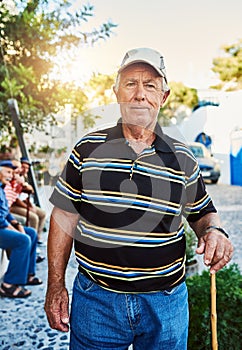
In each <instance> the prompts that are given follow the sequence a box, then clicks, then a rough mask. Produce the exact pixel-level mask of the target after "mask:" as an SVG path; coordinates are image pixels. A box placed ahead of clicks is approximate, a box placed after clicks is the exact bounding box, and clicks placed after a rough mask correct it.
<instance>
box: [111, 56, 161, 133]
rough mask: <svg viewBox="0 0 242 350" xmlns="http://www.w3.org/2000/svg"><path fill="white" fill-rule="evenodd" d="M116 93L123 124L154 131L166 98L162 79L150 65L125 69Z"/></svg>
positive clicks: (133, 65)
mask: <svg viewBox="0 0 242 350" xmlns="http://www.w3.org/2000/svg"><path fill="white" fill-rule="evenodd" d="M114 93H115V95H116V97H117V101H118V103H119V104H120V110H121V114H122V120H123V123H128V124H133V125H138V126H141V127H144V128H148V129H149V128H150V129H152V130H153V128H154V125H155V123H156V120H157V116H158V113H159V110H160V107H161V106H162V104H163V103H164V102H165V100H166V97H165V93H164V92H163V91H162V78H161V77H160V76H159V75H158V73H157V72H156V71H155V70H154V69H153V68H152V67H151V66H150V65H148V64H144V63H135V64H132V65H131V66H129V67H127V68H126V69H124V70H123V71H122V72H121V74H120V82H119V86H118V88H117V90H116V89H115V88H114Z"/></svg>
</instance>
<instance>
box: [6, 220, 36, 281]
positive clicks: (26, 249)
mask: <svg viewBox="0 0 242 350" xmlns="http://www.w3.org/2000/svg"><path fill="white" fill-rule="evenodd" d="M24 230H25V234H24V233H21V232H18V231H13V230H8V229H5V228H0V248H2V249H9V250H10V252H11V253H10V258H9V264H8V268H7V271H6V273H5V275H4V278H3V281H4V282H6V283H9V284H26V283H27V279H28V275H29V274H35V267H36V246H37V241H38V236H37V232H36V231H35V229H33V228H32V227H24Z"/></svg>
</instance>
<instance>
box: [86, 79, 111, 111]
mask: <svg viewBox="0 0 242 350" xmlns="http://www.w3.org/2000/svg"><path fill="white" fill-rule="evenodd" d="M114 81H115V74H113V75H105V74H100V73H98V74H96V73H94V74H93V75H92V77H91V79H90V80H89V81H88V84H86V88H87V89H88V90H89V91H90V93H91V94H92V96H91V99H90V101H91V102H95V104H96V106H101V105H107V104H109V103H112V102H116V99H115V98H113V97H112V94H111V93H110V90H111V89H112V86H113V85H114Z"/></svg>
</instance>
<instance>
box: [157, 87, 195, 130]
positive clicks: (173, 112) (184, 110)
mask: <svg viewBox="0 0 242 350" xmlns="http://www.w3.org/2000/svg"><path fill="white" fill-rule="evenodd" d="M169 87H170V90H171V92H170V95H169V97H168V99H167V101H166V102H165V104H164V106H163V107H162V108H161V110H160V113H159V116H158V119H159V121H160V123H161V125H163V126H167V125H169V124H170V120H171V118H176V120H177V122H180V121H181V120H183V119H184V118H185V117H186V116H187V114H188V113H189V112H190V110H191V109H192V108H193V107H194V106H196V105H197V103H198V95H197V90H196V89H192V88H189V87H187V86H185V85H184V84H183V83H181V82H170V83H169Z"/></svg>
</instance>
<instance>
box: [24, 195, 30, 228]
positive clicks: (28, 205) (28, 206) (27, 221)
mask: <svg viewBox="0 0 242 350" xmlns="http://www.w3.org/2000/svg"><path fill="white" fill-rule="evenodd" d="M26 204H27V208H26V209H27V211H26V222H25V226H29V210H30V193H28V197H27V198H26Z"/></svg>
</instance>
